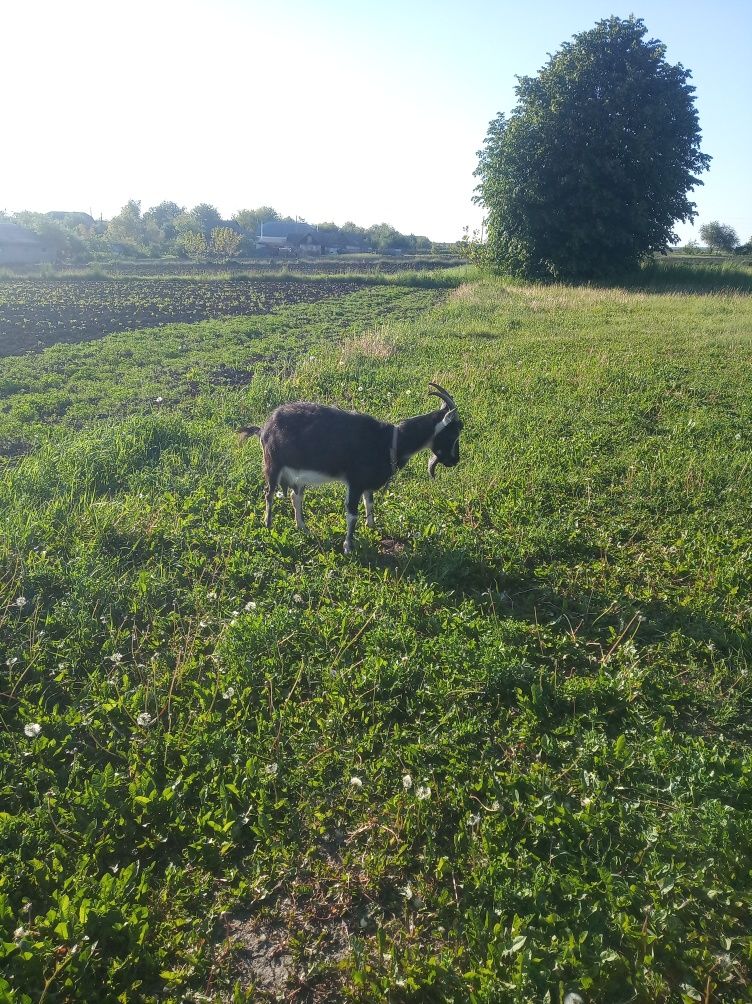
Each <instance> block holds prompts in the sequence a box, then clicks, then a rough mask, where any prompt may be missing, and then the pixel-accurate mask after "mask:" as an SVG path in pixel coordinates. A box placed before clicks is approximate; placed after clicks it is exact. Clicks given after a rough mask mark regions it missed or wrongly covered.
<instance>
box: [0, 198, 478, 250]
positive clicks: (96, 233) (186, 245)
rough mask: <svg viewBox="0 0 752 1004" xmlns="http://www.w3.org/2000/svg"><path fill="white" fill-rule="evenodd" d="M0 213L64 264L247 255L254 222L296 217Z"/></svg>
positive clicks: (408, 243) (170, 206)
mask: <svg viewBox="0 0 752 1004" xmlns="http://www.w3.org/2000/svg"><path fill="white" fill-rule="evenodd" d="M3 218H4V219H6V220H9V221H10V222H13V223H18V224H20V225H21V226H24V227H27V228H28V229H29V230H33V231H34V232H35V233H37V234H39V236H40V237H42V238H43V239H44V242H45V244H46V245H47V246H48V247H49V248H51V249H52V251H53V252H54V254H55V257H56V258H57V259H58V260H68V261H84V260H92V259H93V260H97V259H104V258H110V257H127V258H164V257H178V258H197V259H202V260H208V259H216V260H225V259H228V258H234V257H244V258H245V257H252V256H254V255H256V254H258V253H259V251H258V249H257V247H256V235H257V233H258V231H259V227H260V225H261V224H262V223H267V222H270V221H278V222H283V223H299V222H301V221H300V220H294V219H293V218H292V217H291V216H282V215H281V214H280V213H279V212H277V210H276V209H274V208H273V207H272V206H259V207H258V208H256V209H240V210H238V212H236V213H234V214H233V216H232V218H231V219H229V220H223V219H222V217H221V215H220V213H219V211H218V210H217V208H216V207H215V206H213V205H210V204H209V203H207V202H202V203H200V204H199V205H197V206H194V207H193V208H192V209H186V207H185V206H179V205H178V204H177V203H176V202H160V204H159V205H158V206H152V207H151V208H150V209H147V210H146V211H145V212H142V211H141V203H140V202H139V201H138V200H136V199H131V200H130V201H129V202H127V203H126V204H125V205H124V206H123V208H122V209H121V210H120V212H119V213H118V214H117V215H116V216H113V218H112V219H111V220H109V221H107V220H95V219H93V218H92V217H91V216H90V215H89V214H88V213H73V212H70V213H69V212H55V213H35V212H30V211H23V212H18V213H15V214H13V215H11V216H8V215H7V214H4V213H2V212H0V220H2V219H3ZM318 227H319V229H320V230H323V231H326V232H327V234H328V235H329V237H330V239H331V238H335V239H337V240H339V242H340V243H341V244H342V245H345V244H349V245H355V246H358V247H363V249H364V250H367V251H375V252H382V253H389V252H396V251H399V252H403V253H412V254H415V253H431V252H434V253H438V252H442V251H455V250H458V248H459V245H446V244H435V243H434V242H432V241H431V240H429V238H428V237H422V236H416V235H415V234H402V233H400V232H399V231H398V230H397V229H396V228H395V227H393V226H390V225H389V224H388V223H378V224H374V225H373V226H371V227H368V228H365V227H359V226H358V225H357V224H355V223H352V222H350V221H348V222H347V223H344V224H343V225H342V226H338V225H337V224H335V223H320V224H318Z"/></svg>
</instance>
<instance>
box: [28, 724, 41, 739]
mask: <svg viewBox="0 0 752 1004" xmlns="http://www.w3.org/2000/svg"><path fill="white" fill-rule="evenodd" d="M41 731H42V726H41V725H39V723H38V722H29V723H28V724H27V725H24V735H25V736H28V737H29V739H36V737H37V736H38V735H39V733H40V732H41Z"/></svg>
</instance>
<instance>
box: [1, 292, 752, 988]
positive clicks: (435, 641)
mask: <svg viewBox="0 0 752 1004" xmlns="http://www.w3.org/2000/svg"><path fill="white" fill-rule="evenodd" d="M375 293H376V290H370V291H365V292H364V293H363V295H364V296H365V297H368V296H370V295H375ZM316 309H319V308H311V310H312V311H315V310H316ZM364 309H365V308H364ZM322 323H325V319H322ZM276 335H278V337H279V338H280V339H283V338H284V331H283V330H282V329H280V330H279V331H278V332H277V333H276ZM276 335H275V336H276ZM288 335H289V338H290V341H291V342H294V341H295V340H296V338H297V337H298V331H297V329H296V328H295V327H294V326H291V327H290V328H289V329H288ZM130 337H131V338H133V339H134V340H135V342H134V344H137V343H138V339H139V338H140V337H141V336H140V335H139V334H134V335H132V336H130ZM106 344H107V343H106V342H102V343H99V346H98V347H99V348H101V349H104V348H105V347H106ZM217 347H218V349H220V350H222V347H221V344H218V346H217ZM83 348H86V349H88V348H90V347H89V346H86V347H83ZM291 351H292V349H291ZM44 355H45V354H43V356H42V357H40V358H43V357H44ZM311 356H314V358H310V357H311ZM210 358H211V354H210V350H209V348H208V347H207V349H206V357H205V363H204V365H205V366H207V367H208V366H209V365H210ZM223 358H224V357H223ZM290 360H291V362H290V369H289V371H286V372H278V373H276V374H273V373H269V372H264V373H259V374H255V375H253V377H252V379H251V381H250V383H249V384H248V386H247V387H246V386H243V387H231V386H230V387H218V386H216V385H214V384H211V383H207V384H206V385H202V386H201V387H200V389H199V391H198V392H197V393H196V395H195V396H194V397H193V398H192V400H191V401H190V402H186V399H185V398H180V399H178V400H176V402H175V407H174V408H171V409H170V410H169V411H166V410H162V412H160V413H158V414H155V413H152V414H149V413H146V412H145V411H144V410H143V402H139V400H138V398H137V397H134V398H133V401H134V407H135V409H136V410H137V411H139V412H141V413H139V414H135V415H131V416H130V417H118V418H117V419H113V420H108V421H106V422H97V420H96V411H95V407H94V406H92V407H91V409H90V410H87V411H86V413H85V428H82V429H81V430H80V431H75V429H74V428H72V427H71V425H70V424H66V423H67V422H68V419H67V416H64V417H63V421H62V424H61V425H59V426H58V427H57V430H55V429H53V430H52V431H51V432H50V433H49V434H48V435H47V437H46V438H45V436H44V435H42V434H41V432H40V434H39V436H38V438H37V439H36V442H37V443H39V444H40V445H39V446H38V447H37V449H36V450H35V452H34V453H33V454H32V455H30V456H28V457H26V458H24V459H22V460H20V461H17V462H15V463H13V464H8V465H6V468H5V477H4V481H3V483H2V487H0V512H1V513H2V517H3V521H4V527H3V538H2V548H3V554H2V560H3V566H2V567H3V573H2V582H1V584H0V598H1V602H2V606H1V607H0V610H2V612H1V613H0V645H2V649H3V659H2V663H0V665H1V666H2V672H3V685H2V689H3V695H4V701H5V706H4V710H3V712H2V714H3V725H4V727H5V730H6V731H5V742H4V745H3V748H2V753H1V754H0V755H2V758H3V760H2V769H3V772H4V773H3V780H2V782H1V783H2V785H3V788H2V790H3V794H4V805H3V809H2V813H0V847H2V848H3V852H2V853H3V855H4V862H3V864H4V868H3V870H2V877H1V878H0V883H1V884H0V923H2V925H3V927H4V942H5V946H4V948H3V951H4V953H5V956H6V957H5V959H4V961H5V968H4V979H5V981H6V983H7V986H6V989H5V992H6V993H8V994H11V993H12V994H15V995H16V999H19V1000H23V999H24V996H23V995H24V994H25V995H27V997H28V999H29V1000H37V999H39V997H40V995H41V994H43V995H44V996H45V999H46V1000H91V999H96V998H97V994H101V991H102V987H106V988H107V993H108V994H109V995H110V998H111V999H117V998H118V996H120V997H122V998H123V999H144V1000H154V1001H156V1000H174V1001H182V1000H187V999H191V998H192V997H193V998H194V999H210V1000H223V999H235V1000H246V999H247V1000H250V999H259V1000H264V999H267V1000H274V999H279V1000H285V999H288V1000H293V999H296V1000H300V999H310V1000H316V999H320V1000H326V999H343V1000H347V999H352V1000H372V1001H382V1000H384V999H393V1000H404V1001H407V1000H410V1001H416V1002H417V1001H428V1000H436V1001H445V1000H452V1001H468V1002H469V1001H482V1002H488V1004H490V1002H492V1001H499V1000H514V1001H532V1000H544V999H549V1000H551V1001H562V1000H563V997H564V994H565V993H566V992H567V991H569V990H576V991H577V992H579V993H580V994H581V995H582V996H583V998H584V999H585V1000H592V1001H622V1000H623V1001H627V1000H638V1001H645V1002H648V1001H651V1002H652V1001H666V1002H668V1001H672V1002H673V1001H694V1000H707V1001H710V1000H717V1001H729V1002H730V1001H739V1000H744V999H747V998H748V986H749V983H750V979H749V965H750V947H751V946H750V934H749V932H750V930H751V927H750V906H751V905H752V892H750V889H751V887H750V881H749V877H750V869H751V868H752V841H751V839H750V838H751V837H752V821H751V820H752V815H751V814H750V809H751V808H752V805H751V804H750V803H751V802H752V790H751V784H752V751H751V747H750V738H751V733H752V727H751V726H750V720H751V719H750V711H752V708H751V707H750V678H749V675H748V674H749V665H750V657H751V656H752V644H751V643H750V632H749V626H750V614H751V613H752V610H751V606H752V601H750V595H751V593H750V585H751V583H750V571H749V570H750V557H751V556H752V531H751V530H750V508H751V507H752V474H751V473H750V466H751V463H750V462H751V461H752V453H751V450H752V431H751V427H750V418H751V417H752V416H751V414H750V412H751V410H752V405H751V404H750V379H749V373H750V362H752V306H751V305H750V299H749V297H748V296H747V295H740V294H733V293H724V294H723V295H716V294H713V293H712V292H710V293H706V294H705V295H688V294H686V293H676V292H665V291H660V290H659V291H657V292H647V291H645V290H643V291H630V290H628V289H590V288H579V289H578V288H571V287H556V286H550V287H543V286H522V285H509V284H505V283H504V282H502V281H500V280H493V279H486V280H478V279H475V280H472V281H468V282H467V283H465V284H464V285H462V286H461V287H459V288H458V289H457V290H456V291H455V292H453V293H451V294H450V296H449V298H448V300H447V301H446V302H444V303H443V304H440V305H435V306H433V307H431V308H430V309H426V310H424V311H423V312H422V313H420V314H419V315H418V316H416V318H415V319H413V320H411V321H400V320H399V319H397V318H396V316H394V317H393V318H392V320H391V321H390V320H389V319H387V320H386V321H381V322H379V321H376V320H374V318H373V316H371V317H369V318H368V319H365V317H364V320H363V323H361V324H358V323H357V322H355V323H353V324H352V325H351V326H350V327H349V328H348V330H346V331H344V332H343V334H342V335H341V337H338V338H336V339H329V340H327V339H326V338H325V337H323V335H322V338H321V341H320V342H319V343H318V344H317V347H316V351H315V352H310V351H306V352H304V353H295V354H294V356H292V355H291V356H290ZM128 372H129V370H128V366H127V365H124V369H123V373H124V374H127V373H128ZM66 373H67V376H66V379H70V380H73V378H74V377H73V369H67V370H66ZM114 373H115V370H114V369H113V374H114ZM112 379H113V383H114V382H115V377H114V376H113V378H112ZM124 379H127V378H126V377H124ZM429 379H436V380H438V381H439V382H440V383H441V384H443V385H444V386H446V387H447V388H448V389H450V390H451V392H452V393H453V394H454V395H455V396H456V398H457V400H458V402H459V403H460V407H461V410H462V415H463V419H464V421H465V423H466V425H465V431H464V432H463V439H462V462H461V464H460V466H459V467H458V468H456V469H455V470H453V471H447V470H442V469H440V470H439V473H438V476H437V478H436V481H435V482H430V481H429V479H428V476H427V473H426V470H425V460H426V458H425V456H424V457H421V458H416V459H415V460H414V461H413V462H412V463H411V464H410V466H409V467H408V468H407V469H406V470H405V471H404V472H402V473H401V474H400V475H399V477H398V478H397V479H395V482H394V484H393V485H392V486H391V487H390V488H389V489H388V490H387V491H386V492H384V493H382V497H381V498H380V499H379V500H377V523H378V530H377V531H376V532H371V531H368V530H367V529H366V528H364V527H361V528H360V529H359V538H360V540H359V547H358V549H357V553H356V554H355V555H354V556H353V557H352V558H349V559H348V558H345V557H344V556H343V555H342V554H341V544H342V538H343V534H344V516H343V507H342V491H341V488H337V487H332V488H326V489H321V490H318V491H316V492H314V491H311V492H309V493H307V496H306V511H307V513H308V518H309V525H310V527H311V531H312V536H311V537H310V538H307V537H304V536H303V535H301V534H300V533H299V532H298V531H297V530H296V529H295V528H294V523H293V520H292V514H291V511H290V507H289V504H288V503H282V502H280V503H279V505H278V510H277V517H276V521H275V526H274V529H273V531H272V532H271V533H270V532H268V531H266V529H265V528H264V527H263V525H262V516H263V498H262V483H261V472H260V456H259V450H258V444H255V443H250V444H248V445H247V446H246V447H245V448H244V449H242V450H241V449H239V448H238V447H237V445H236V443H235V440H234V437H233V434H232V427H233V425H234V424H236V423H237V422H239V421H240V420H241V419H242V420H243V421H245V420H249V421H250V420H254V421H257V422H258V421H260V420H261V419H263V417H264V415H265V410H266V408H267V407H268V406H269V404H270V403H271V402H272V400H273V401H277V400H281V399H290V398H295V397H307V398H316V399H319V400H327V401H332V402H339V403H342V404H346V405H350V404H353V405H356V406H358V407H360V408H363V409H367V410H369V411H371V412H373V413H376V414H379V415H384V416H387V417H391V418H394V419H397V418H400V417H404V416H405V415H408V414H413V413H416V412H418V411H420V410H421V409H423V408H425V407H426V406H427V405H429V399H428V398H427V397H426V389H427V387H426V383H427V380H429ZM68 386H69V387H70V386H71V385H70V384H69V385H68ZM73 396H74V395H73ZM430 400H432V399H430ZM184 405H185V410H183V408H184ZM191 409H193V410H192V411H191ZM32 726H33V727H32ZM36 726H38V729H37V728H36ZM27 733H28V734H27ZM0 986H2V984H0ZM254 987H255V990H254ZM546 995H548V997H547V996H546Z"/></svg>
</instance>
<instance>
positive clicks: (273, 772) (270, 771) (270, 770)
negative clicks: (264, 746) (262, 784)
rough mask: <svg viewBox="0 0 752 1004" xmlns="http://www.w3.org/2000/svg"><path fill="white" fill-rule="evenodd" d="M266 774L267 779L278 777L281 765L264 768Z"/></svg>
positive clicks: (269, 764)
mask: <svg viewBox="0 0 752 1004" xmlns="http://www.w3.org/2000/svg"><path fill="white" fill-rule="evenodd" d="M264 773H265V774H266V775H267V777H276V776H277V774H278V773H279V764H278V763H268V764H267V765H266V767H264Z"/></svg>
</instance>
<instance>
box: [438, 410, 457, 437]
mask: <svg viewBox="0 0 752 1004" xmlns="http://www.w3.org/2000/svg"><path fill="white" fill-rule="evenodd" d="M456 414H457V409H456V408H452V410H451V411H448V412H447V413H446V415H444V417H443V418H442V420H441V421H440V422H437V423H436V428H435V429H434V430H433V434H434V436H438V434H439V433H440V432H441V430H442V429H446V427H447V426H448V425H449V423H450V422H453V421H454V417H455V415H456Z"/></svg>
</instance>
